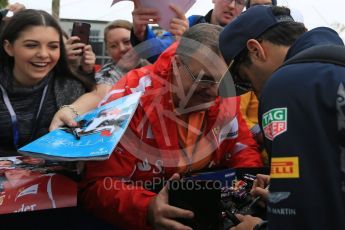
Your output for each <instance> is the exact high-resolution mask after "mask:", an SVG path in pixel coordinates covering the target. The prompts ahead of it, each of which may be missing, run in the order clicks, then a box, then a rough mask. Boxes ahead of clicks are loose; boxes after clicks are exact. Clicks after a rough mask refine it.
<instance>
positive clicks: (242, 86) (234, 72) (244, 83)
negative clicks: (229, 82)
mask: <svg viewBox="0 0 345 230" xmlns="http://www.w3.org/2000/svg"><path fill="white" fill-rule="evenodd" d="M238 70H239V64H238V62H237V61H234V60H233V61H232V62H231V63H230V65H229V71H230V73H231V76H232V79H233V80H234V85H235V89H236V95H238V96H239V95H242V94H245V93H247V92H249V91H252V90H253V85H252V83H251V82H250V81H248V80H246V79H244V78H243V77H241V76H240V74H239V73H238V72H239V71H238Z"/></svg>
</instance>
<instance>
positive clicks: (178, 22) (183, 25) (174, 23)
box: [169, 5, 189, 39]
mask: <svg viewBox="0 0 345 230" xmlns="http://www.w3.org/2000/svg"><path fill="white" fill-rule="evenodd" d="M170 8H171V9H172V10H173V11H174V12H175V13H176V18H173V19H172V20H171V22H170V29H169V32H170V33H172V34H173V35H175V36H177V39H178V38H179V37H180V36H182V34H183V33H184V32H185V31H186V30H188V29H189V22H188V19H187V18H186V16H185V15H184V13H183V12H182V11H181V9H180V8H179V7H178V6H175V5H170Z"/></svg>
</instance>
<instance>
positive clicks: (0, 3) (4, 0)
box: [0, 0, 8, 9]
mask: <svg viewBox="0 0 345 230" xmlns="http://www.w3.org/2000/svg"><path fill="white" fill-rule="evenodd" d="M7 5H8V0H0V9H2V8H5V7H6V6H7Z"/></svg>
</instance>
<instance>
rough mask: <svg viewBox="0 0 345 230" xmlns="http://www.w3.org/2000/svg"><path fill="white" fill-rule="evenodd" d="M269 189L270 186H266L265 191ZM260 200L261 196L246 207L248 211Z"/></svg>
mask: <svg viewBox="0 0 345 230" xmlns="http://www.w3.org/2000/svg"><path fill="white" fill-rule="evenodd" d="M269 187H270V185H267V186H266V188H265V189H266V190H268V189H269ZM260 199H261V196H258V197H256V198H255V199H254V200H253V201H252V202H251V203H250V204H249V205H248V209H249V208H251V207H252V206H253V205H254V204H255V203H256V202H258V201H259V200H260Z"/></svg>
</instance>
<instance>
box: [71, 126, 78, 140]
mask: <svg viewBox="0 0 345 230" xmlns="http://www.w3.org/2000/svg"><path fill="white" fill-rule="evenodd" d="M72 134H73V136H74V137H75V138H76V139H77V140H80V135H79V132H78V131H77V129H76V128H72Z"/></svg>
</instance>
